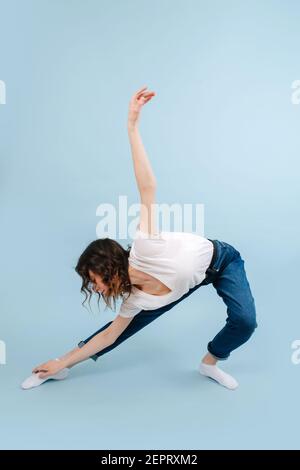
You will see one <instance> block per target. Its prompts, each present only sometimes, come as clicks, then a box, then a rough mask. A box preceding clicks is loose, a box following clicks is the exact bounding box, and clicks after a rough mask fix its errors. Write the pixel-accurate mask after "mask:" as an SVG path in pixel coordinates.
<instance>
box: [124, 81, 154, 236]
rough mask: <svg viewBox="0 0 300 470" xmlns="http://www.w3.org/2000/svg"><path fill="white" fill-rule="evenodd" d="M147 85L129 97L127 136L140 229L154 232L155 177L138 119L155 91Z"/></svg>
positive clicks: (150, 232)
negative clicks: (134, 179)
mask: <svg viewBox="0 0 300 470" xmlns="http://www.w3.org/2000/svg"><path fill="white" fill-rule="evenodd" d="M146 89H147V87H143V88H141V89H140V90H138V91H137V92H136V93H135V94H134V95H133V96H132V98H131V100H130V103H129V112H128V122H127V128H128V136H129V142H130V147H131V153H132V160H133V167H134V173H135V178H136V182H137V186H138V190H139V193H140V199H141V220H140V229H141V230H142V231H143V232H146V233H149V234H154V233H155V232H156V226H155V192H156V179H155V176H154V173H153V171H152V168H151V165H150V162H149V159H148V156H147V153H146V150H145V147H144V145H143V142H142V139H141V136H140V132H139V128H138V121H139V117H140V111H141V108H142V106H143V105H144V104H145V103H147V102H148V101H150V100H151V98H153V96H154V95H155V93H154V92H153V91H147V90H146Z"/></svg>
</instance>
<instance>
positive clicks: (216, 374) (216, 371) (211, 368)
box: [199, 362, 239, 390]
mask: <svg viewBox="0 0 300 470" xmlns="http://www.w3.org/2000/svg"><path fill="white" fill-rule="evenodd" d="M199 372H200V374H202V375H206V376H207V377H210V378H211V379H214V380H216V381H217V382H219V384H221V385H223V386H224V387H227V388H229V389H230V390H234V389H235V388H237V387H238V385H239V384H238V382H237V381H236V380H235V378H234V377H232V376H231V375H229V374H227V373H226V372H224V371H223V370H222V369H220V368H219V367H217V366H216V365H210V364H204V363H203V362H201V363H200V365H199Z"/></svg>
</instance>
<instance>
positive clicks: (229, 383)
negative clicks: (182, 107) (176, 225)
mask: <svg viewBox="0 0 300 470" xmlns="http://www.w3.org/2000/svg"><path fill="white" fill-rule="evenodd" d="M154 96H155V93H154V92H153V91H147V87H143V88H141V89H140V90H138V91H137V92H136V93H135V94H134V95H133V97H132V98H131V100H130V103H129V112H128V123H127V127H128V135H129V141H130V146H131V151H132V158H133V165H134V172H135V176H136V181H137V185H138V189H139V193H140V199H141V214H140V223H139V227H138V229H137V231H136V234H135V237H134V242H133V245H132V247H131V249H130V248H128V249H127V250H125V249H124V248H123V247H122V246H121V245H120V244H119V243H118V242H116V241H115V240H111V239H109V238H104V239H98V240H95V241H93V242H92V243H90V245H89V246H88V247H87V248H86V249H85V251H84V252H83V253H82V254H81V256H80V258H79V260H78V263H77V266H76V268H75V269H76V272H77V273H78V274H79V275H80V276H81V278H82V287H81V292H83V293H85V295H86V298H85V300H84V302H85V301H86V300H87V297H88V296H89V300H90V298H91V295H92V293H93V292H92V289H93V290H94V292H96V293H98V302H99V299H100V298H101V297H102V298H103V300H104V301H105V303H106V305H107V306H109V307H111V306H112V303H113V304H114V307H115V305H116V300H117V299H118V298H122V300H123V301H122V305H121V308H120V311H119V315H117V317H116V318H115V320H114V321H112V322H109V323H107V324H106V325H105V326H104V327H102V328H101V329H100V330H99V331H97V332H96V333H94V334H93V335H91V336H90V337H89V338H87V339H86V340H85V341H81V342H80V343H79V345H78V347H77V348H75V349H73V350H72V351H70V352H69V353H67V354H66V355H64V356H62V357H60V358H57V359H55V360H50V361H48V362H46V363H44V364H41V365H39V366H37V367H35V368H34V369H33V371H32V376H30V377H29V378H28V379H27V380H25V382H23V384H22V387H23V388H31V387H34V386H37V385H40V384H41V383H43V382H44V381H46V380H48V379H49V378H53V379H57V380H60V379H64V378H65V377H66V376H67V375H68V372H69V369H70V368H71V367H73V366H74V365H75V364H77V363H79V362H82V361H84V360H86V359H88V358H92V359H94V360H97V359H98V357H100V356H101V355H103V354H105V353H106V352H108V351H110V350H111V349H113V348H115V347H116V346H118V345H119V344H120V343H122V342H123V341H124V340H125V339H127V338H129V337H130V336H132V335H133V334H134V333H136V332H137V331H139V330H141V329H142V328H144V327H145V326H146V325H148V324H149V323H150V322H152V321H153V320H155V319H156V318H158V317H159V316H160V315H162V314H163V313H164V312H166V311H168V310H170V309H171V308H173V307H174V306H175V305H177V304H178V303H179V302H181V301H182V300H183V299H185V298H186V297H187V296H189V295H190V294H191V293H192V292H194V291H195V290H196V289H198V288H199V287H200V286H203V285H207V284H211V283H212V284H213V286H214V287H215V289H216V291H217V293H218V295H219V296H220V297H221V298H222V299H223V301H224V302H225V304H226V306H227V315H228V316H227V319H226V324H225V326H224V328H222V329H221V331H220V332H219V333H218V334H217V335H216V336H215V337H214V338H213V339H212V341H210V342H209V343H208V346H207V350H208V351H207V353H206V354H205V356H204V357H203V359H202V361H201V363H200V365H199V372H200V373H201V374H203V375H205V376H207V377H210V378H212V379H214V380H215V381H216V382H218V383H220V384H221V385H223V386H225V387H227V388H229V389H231V390H233V389H235V388H236V387H237V386H238V383H237V381H236V380H235V379H234V378H233V377H232V376H231V375H229V374H227V373H226V372H224V371H223V370H222V369H220V368H219V367H218V366H217V365H216V364H217V362H218V361H221V360H225V359H227V358H228V357H229V355H230V353H231V352H232V351H233V350H235V349H236V348H238V347H239V346H241V345H242V344H243V343H245V342H246V341H247V340H248V339H249V338H250V336H251V335H252V333H253V331H254V329H255V328H256V326H257V323H256V312H255V303H254V299H253V296H252V293H251V290H250V286H249V283H248V280H247V277H246V272H245V269H244V260H243V259H242V258H241V255H240V253H239V252H238V251H237V250H236V249H235V248H234V247H233V246H232V245H230V244H228V243H226V242H223V241H219V240H210V239H207V238H204V237H202V236H200V235H196V234H193V233H185V232H159V231H157V229H156V226H155V212H154V208H155V202H154V201H155V191H156V180H155V176H154V174H153V172H152V169H151V166H150V163H149V160H148V157H147V154H146V152H145V149H144V146H143V143H142V140H141V137H140V134H139V130H138V121H139V117H140V111H141V108H142V106H143V105H144V104H145V103H147V102H148V101H150V100H151V99H152V98H153V97H154ZM91 287H92V289H91ZM84 302H83V303H84Z"/></svg>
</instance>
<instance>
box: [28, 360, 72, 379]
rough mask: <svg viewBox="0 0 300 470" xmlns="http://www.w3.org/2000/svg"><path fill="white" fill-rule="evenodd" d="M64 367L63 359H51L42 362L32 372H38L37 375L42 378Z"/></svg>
mask: <svg viewBox="0 0 300 470" xmlns="http://www.w3.org/2000/svg"><path fill="white" fill-rule="evenodd" d="M65 367H66V366H65V364H64V362H63V361H55V360H52V359H51V360H50V361H48V362H44V363H43V364H40V365H39V366H37V367H35V368H34V369H33V370H32V372H33V373H38V374H39V375H38V377H39V378H40V379H44V378H46V377H49V376H50V375H54V374H57V372H59V371H60V370H62V369H64V368H65Z"/></svg>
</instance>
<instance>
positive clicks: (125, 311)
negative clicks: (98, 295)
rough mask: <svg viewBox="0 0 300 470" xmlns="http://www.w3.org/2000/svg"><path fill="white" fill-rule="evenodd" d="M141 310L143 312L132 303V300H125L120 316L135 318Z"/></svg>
mask: <svg viewBox="0 0 300 470" xmlns="http://www.w3.org/2000/svg"><path fill="white" fill-rule="evenodd" d="M141 310H142V309H141V308H139V307H137V306H136V305H134V304H133V303H132V302H130V298H129V299H126V300H123V302H122V304H121V307H120V310H119V315H121V317H125V318H131V317H135V316H136V315H137V314H138V313H140V312H141Z"/></svg>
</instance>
